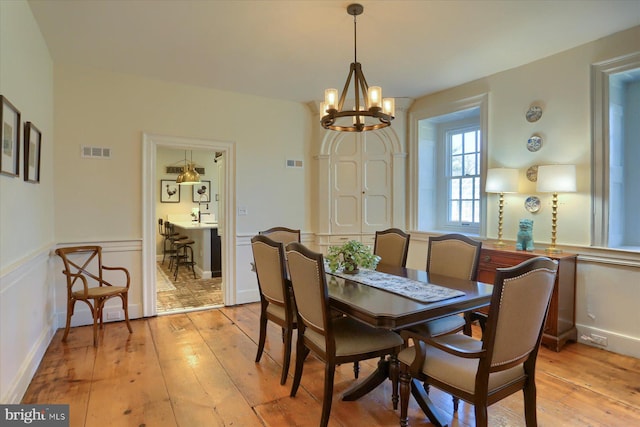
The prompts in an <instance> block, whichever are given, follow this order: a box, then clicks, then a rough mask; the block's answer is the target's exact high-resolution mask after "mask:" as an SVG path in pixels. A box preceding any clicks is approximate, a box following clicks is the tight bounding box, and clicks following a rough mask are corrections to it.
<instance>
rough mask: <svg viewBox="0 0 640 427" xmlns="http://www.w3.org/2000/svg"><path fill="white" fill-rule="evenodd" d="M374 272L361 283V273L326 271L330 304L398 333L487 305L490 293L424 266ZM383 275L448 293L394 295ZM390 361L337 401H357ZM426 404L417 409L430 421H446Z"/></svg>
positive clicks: (381, 266) (382, 378)
mask: <svg viewBox="0 0 640 427" xmlns="http://www.w3.org/2000/svg"><path fill="white" fill-rule="evenodd" d="M376 271H377V272H381V273H383V274H382V275H379V276H380V277H377V279H378V280H377V283H375V286H371V285H370V284H366V280H360V279H359V276H360V274H355V275H347V274H335V273H331V272H330V271H328V270H327V271H326V280H327V288H328V292H329V303H330V306H331V308H332V309H334V310H337V311H339V312H341V313H343V314H344V315H346V316H350V317H352V318H354V319H357V320H359V321H361V322H364V323H366V324H368V325H371V326H374V327H377V328H385V329H388V330H393V331H399V330H401V329H404V328H407V327H410V326H413V325H417V324H419V323H423V322H426V321H429V320H435V319H438V318H441V317H445V316H450V315H455V314H459V313H464V312H467V311H470V310H476V309H479V308H482V307H486V306H488V305H489V303H490V301H491V294H492V292H493V285H491V284H488V283H483V282H478V281H474V280H464V279H456V278H452V277H447V276H441V275H436V274H429V273H428V272H426V271H424V270H416V269H411V268H405V267H396V266H387V265H384V264H378V267H377V268H376ZM385 275H387V276H385ZM385 277H388V279H389V280H388V282H389V283H394V282H398V281H400V282H402V281H403V280H405V281H406V282H408V284H409V285H414V287H415V284H416V283H417V284H421V285H423V286H425V287H433V288H435V289H436V290H442V289H441V288H445V289H446V290H448V292H449V295H445V297H444V298H441V299H439V298H437V296H436V297H433V298H431V299H433V300H425V299H424V298H423V299H418V298H415V297H414V296H413V295H411V296H407V295H405V294H400V293H397V289H396V288H394V287H393V286H389V288H385V286H384V282H385V280H384V278H385ZM380 278H382V280H380ZM381 282H382V286H381V285H380V283H381ZM436 293H437V292H436ZM452 295H453V296H452ZM394 359H395V358H394V357H392V358H391V359H381V360H380V362H379V363H378V366H377V368H376V369H375V370H374V371H373V372H372V373H371V375H369V377H367V378H366V379H365V380H364V381H362V382H360V383H356V384H354V385H353V386H352V387H351V388H349V389H347V390H346V391H345V392H344V394H343V395H342V399H343V400H346V401H353V400H356V399H359V398H360V397H362V396H364V395H365V394H367V393H369V392H370V391H372V390H373V389H374V388H376V387H377V386H378V385H380V384H381V383H382V382H383V381H385V380H387V379H388V378H389V376H390V369H392V368H390V364H391V363H392V362H393V363H395V364H396V367H397V361H395V360H394ZM396 374H397V372H396ZM396 392H397V391H396V390H394V396H393V406H394V409H396V408H397V395H396ZM427 405H428V406H427V407H423V408H422V409H423V410H424V412H425V414H426V415H427V416H428V417H429V419H430V420H431V422H432V423H433V424H435V425H438V426H439V425H446V422H444V421H443V420H442V418H443V416H442V415H441V414H440V413H439V411H438V410H437V409H436V408H435V407H434V406H433V405H432V403H431V402H427Z"/></svg>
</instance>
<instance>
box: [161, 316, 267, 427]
mask: <svg viewBox="0 0 640 427" xmlns="http://www.w3.org/2000/svg"><path fill="white" fill-rule="evenodd" d="M149 324H150V327H151V331H152V334H153V337H154V341H155V342H156V345H157V348H158V353H159V360H160V367H161V369H162V373H163V376H164V379H165V382H166V384H167V390H168V393H169V396H170V399H171V403H172V406H173V408H174V412H175V418H176V421H177V424H178V425H181V426H225V425H238V426H262V423H261V422H260V420H259V418H258V417H257V416H256V414H255V413H254V412H253V410H252V408H251V406H250V405H249V404H248V403H247V401H246V400H245V399H244V396H243V395H242V394H241V393H240V391H239V390H238V389H237V388H236V387H235V385H234V383H233V381H232V380H231V378H229V376H228V374H227V372H226V371H225V370H224V368H223V367H222V365H220V363H219V362H218V360H217V359H216V357H215V356H214V355H213V354H212V352H211V350H210V349H209V347H208V345H207V343H206V342H205V341H204V339H203V338H202V336H201V335H200V332H199V330H198V329H197V328H196V327H195V325H194V324H193V323H192V321H191V318H190V316H188V315H179V316H164V317H161V318H156V319H151V320H150V321H149Z"/></svg>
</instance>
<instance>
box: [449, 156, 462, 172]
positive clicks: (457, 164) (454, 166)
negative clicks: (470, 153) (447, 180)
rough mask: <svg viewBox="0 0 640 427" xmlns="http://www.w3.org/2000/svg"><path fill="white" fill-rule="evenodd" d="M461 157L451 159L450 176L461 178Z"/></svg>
mask: <svg viewBox="0 0 640 427" xmlns="http://www.w3.org/2000/svg"><path fill="white" fill-rule="evenodd" d="M462 175H463V173H462V156H454V157H452V158H451V176H462Z"/></svg>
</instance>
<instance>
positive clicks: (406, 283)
mask: <svg viewBox="0 0 640 427" xmlns="http://www.w3.org/2000/svg"><path fill="white" fill-rule="evenodd" d="M327 273H329V274H331V275H333V276H337V277H341V278H343V279H346V280H351V281H353V282H358V283H362V284H364V285H367V286H372V287H374V288H378V289H382V290H385V291H387V292H391V293H394V294H398V295H402V296H403V297H407V298H411V299H414V300H416V301H420V302H437V301H442V300H445V299H449V298H455V297H459V296H462V295H464V292H462V291H458V290H455V289H450V288H446V287H444V286H439V285H434V284H431V283H424V282H418V281H417V280H412V279H407V278H406V277H400V276H394V275H393V274H387V273H383V272H381V271H375V270H367V269H363V268H361V269H359V272H358V273H356V274H344V273H342V272H340V271H336V272H331V270H329V269H327Z"/></svg>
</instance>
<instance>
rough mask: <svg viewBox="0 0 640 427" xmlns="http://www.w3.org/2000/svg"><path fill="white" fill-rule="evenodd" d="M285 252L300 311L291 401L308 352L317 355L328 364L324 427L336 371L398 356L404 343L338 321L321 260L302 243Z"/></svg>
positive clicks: (393, 336)
mask: <svg viewBox="0 0 640 427" xmlns="http://www.w3.org/2000/svg"><path fill="white" fill-rule="evenodd" d="M286 252H287V262H288V263H289V274H290V276H291V283H292V286H293V293H294V296H295V299H296V306H297V309H298V340H297V343H296V368H295V374H294V377H293V385H292V387H291V397H294V396H295V395H296V392H297V391H298V387H299V386H300V380H301V378H302V370H303V367H304V360H305V359H306V357H307V356H308V354H309V352H313V353H314V354H315V355H316V357H317V358H318V359H319V360H321V361H322V362H324V363H325V373H324V375H325V376H324V395H323V400H322V416H321V419H320V427H325V426H326V425H327V424H328V422H329V414H330V413H331V403H332V399H333V379H334V374H335V368H336V365H339V364H342V363H350V362H356V361H360V360H366V359H372V358H376V357H383V356H386V355H395V354H396V353H397V352H398V351H400V348H401V346H402V344H403V340H402V338H401V337H400V335H398V334H396V333H395V332H392V331H388V330H385V329H378V328H374V327H371V326H369V325H366V324H364V323H362V322H359V321H357V320H354V319H352V318H350V317H347V316H339V317H338V316H333V315H332V314H331V313H330V309H329V291H328V289H327V282H326V278H325V270H324V260H323V256H322V254H320V253H316V252H313V251H311V250H310V249H308V248H306V247H305V246H304V245H302V244H300V243H297V242H294V243H290V244H288V245H287V247H286ZM394 364H395V362H394ZM391 371H392V374H391V375H392V377H394V376H395V379H394V380H395V382H397V369H394V368H392V369H391ZM394 388H395V387H394Z"/></svg>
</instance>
